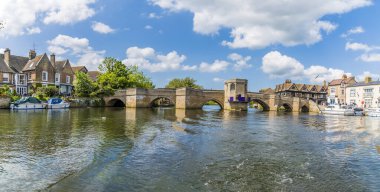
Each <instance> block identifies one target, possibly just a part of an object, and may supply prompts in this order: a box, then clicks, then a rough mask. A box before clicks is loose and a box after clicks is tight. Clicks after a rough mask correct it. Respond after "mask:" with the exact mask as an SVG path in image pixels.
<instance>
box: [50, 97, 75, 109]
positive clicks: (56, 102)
mask: <svg viewBox="0 0 380 192" xmlns="http://www.w3.org/2000/svg"><path fill="white" fill-rule="evenodd" d="M46 106H47V108H48V109H67V108H69V107H70V103H67V102H65V101H64V100H62V99H60V98H51V99H49V100H48V102H47V105H46Z"/></svg>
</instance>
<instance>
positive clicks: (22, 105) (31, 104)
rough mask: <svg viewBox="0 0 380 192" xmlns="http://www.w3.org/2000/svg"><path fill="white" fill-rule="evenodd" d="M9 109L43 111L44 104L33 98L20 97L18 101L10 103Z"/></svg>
mask: <svg viewBox="0 0 380 192" xmlns="http://www.w3.org/2000/svg"><path fill="white" fill-rule="evenodd" d="M10 107H11V109H14V110H24V109H45V104H43V103H42V102H41V101H40V100H39V99H37V98H35V97H22V98H21V99H20V100H17V101H16V102H14V103H11V106H10Z"/></svg>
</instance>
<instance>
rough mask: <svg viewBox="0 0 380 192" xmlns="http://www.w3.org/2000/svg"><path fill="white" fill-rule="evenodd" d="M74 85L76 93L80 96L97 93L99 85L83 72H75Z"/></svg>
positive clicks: (89, 95)
mask: <svg viewBox="0 0 380 192" xmlns="http://www.w3.org/2000/svg"><path fill="white" fill-rule="evenodd" d="M74 86H75V95H76V96H78V97H91V96H96V95H97V91H98V85H97V84H96V83H95V82H93V81H92V79H91V78H90V77H89V76H88V75H87V74H85V73H83V72H76V73H75V81H74Z"/></svg>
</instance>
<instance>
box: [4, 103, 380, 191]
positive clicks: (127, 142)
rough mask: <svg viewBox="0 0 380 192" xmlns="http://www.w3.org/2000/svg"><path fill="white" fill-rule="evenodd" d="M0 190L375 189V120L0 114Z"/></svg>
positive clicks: (379, 161)
mask: <svg viewBox="0 0 380 192" xmlns="http://www.w3.org/2000/svg"><path fill="white" fill-rule="evenodd" d="M0 122H1V124H0V191H37V190H43V191H45V190H46V191H379V190H380V118H370V117H343V116H321V115H318V114H307V113H306V114H298V113H281V112H260V111H256V110H251V109H250V110H249V111H248V112H228V111H219V110H217V108H215V107H213V106H206V107H205V108H204V110H191V111H184V110H175V109H164V108H157V109H124V108H88V109H70V110H56V111H54V110H43V111H18V112H17V111H7V110H2V111H0Z"/></svg>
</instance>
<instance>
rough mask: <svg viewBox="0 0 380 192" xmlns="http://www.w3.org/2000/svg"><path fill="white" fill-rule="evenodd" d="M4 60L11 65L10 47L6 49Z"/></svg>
mask: <svg viewBox="0 0 380 192" xmlns="http://www.w3.org/2000/svg"><path fill="white" fill-rule="evenodd" d="M4 60H5V63H6V64H7V65H8V66H9V62H10V61H11V50H10V49H9V48H6V49H5V50H4Z"/></svg>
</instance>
